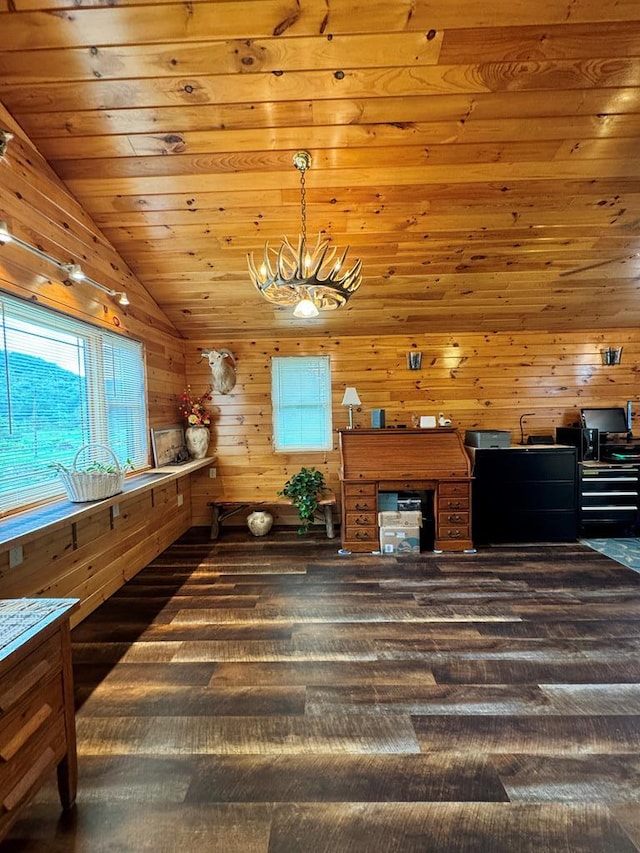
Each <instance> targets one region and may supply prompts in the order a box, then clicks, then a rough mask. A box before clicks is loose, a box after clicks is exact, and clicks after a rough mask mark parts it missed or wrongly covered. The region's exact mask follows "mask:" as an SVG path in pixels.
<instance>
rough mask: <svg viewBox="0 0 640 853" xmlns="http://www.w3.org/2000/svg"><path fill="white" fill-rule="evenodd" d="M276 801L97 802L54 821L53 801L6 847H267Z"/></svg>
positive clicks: (38, 852) (251, 852)
mask: <svg viewBox="0 0 640 853" xmlns="http://www.w3.org/2000/svg"><path fill="white" fill-rule="evenodd" d="M271 810H272V809H271V806H268V805H262V804H259V803H257V804H253V803H252V804H236V803H230V804H219V803H202V804H194V805H185V804H184V803H181V804H173V803H149V804H147V803H140V802H137V801H133V800H131V801H130V802H127V803H95V804H92V805H91V807H90V808H88V807H85V808H78V809H77V810H75V811H74V812H73V813H72V814H71V815H70V816H69V817H67V818H63V819H62V821H61V822H60V825H59V826H58V827H57V831H56V832H54V833H52V832H51V827H50V817H49V811H50V809H49V807H48V806H47V805H46V804H42V805H41V804H38V805H34V807H33V809H32V810H31V815H30V821H29V822H27V821H20V822H19V823H18V824H17V825H16V826H15V827H14V828H13V830H12V831H11V835H10V837H9V840H8V841H5V842H4V844H3V846H2V853H69V851H72V850H73V851H76V852H77V853H180V852H181V851H189V853H191V851H194V853H195V851H203V852H204V851H207V853H208V851H212V853H213V851H216V853H217V851H221V853H222V851H224V853H267V851H268V849H269V833H270V826H271Z"/></svg>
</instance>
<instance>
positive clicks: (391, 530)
mask: <svg viewBox="0 0 640 853" xmlns="http://www.w3.org/2000/svg"><path fill="white" fill-rule="evenodd" d="M380 551H381V553H382V554H397V555H398V556H400V555H402V554H419V553H420V528H419V527H381V528H380Z"/></svg>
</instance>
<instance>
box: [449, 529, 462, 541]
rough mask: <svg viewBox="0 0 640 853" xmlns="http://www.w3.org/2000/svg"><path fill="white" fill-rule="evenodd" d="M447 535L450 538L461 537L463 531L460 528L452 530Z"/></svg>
mask: <svg viewBox="0 0 640 853" xmlns="http://www.w3.org/2000/svg"><path fill="white" fill-rule="evenodd" d="M447 536H448V537H449V539H460V537H461V536H462V533H461V532H460V531H459V530H450V531H449V532H448V533H447Z"/></svg>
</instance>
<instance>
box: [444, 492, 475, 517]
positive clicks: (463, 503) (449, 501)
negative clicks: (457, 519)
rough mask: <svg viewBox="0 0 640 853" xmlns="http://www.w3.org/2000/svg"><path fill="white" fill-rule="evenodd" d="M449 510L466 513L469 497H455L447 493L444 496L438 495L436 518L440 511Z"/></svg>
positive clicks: (446, 511)
mask: <svg viewBox="0 0 640 853" xmlns="http://www.w3.org/2000/svg"><path fill="white" fill-rule="evenodd" d="M451 511H455V512H467V513H468V512H469V497H468V496H467V497H456V496H455V495H448V496H446V497H442V496H440V497H439V498H438V518H439V517H440V513H448V512H451Z"/></svg>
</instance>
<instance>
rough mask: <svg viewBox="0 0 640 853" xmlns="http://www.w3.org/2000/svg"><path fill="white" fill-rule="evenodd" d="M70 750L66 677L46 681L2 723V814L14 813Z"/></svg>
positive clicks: (0, 756) (0, 744)
mask: <svg viewBox="0 0 640 853" xmlns="http://www.w3.org/2000/svg"><path fill="white" fill-rule="evenodd" d="M66 749H67V745H66V730H65V721H64V691H63V684H62V674H61V673H59V674H58V675H56V676H54V677H53V678H50V679H49V680H47V681H44V682H43V683H42V684H41V685H40V686H39V687H37V688H35V689H33V690H32V691H31V693H30V695H29V696H27V697H25V698H24V699H23V700H22V702H20V703H19V704H17V705H15V707H14V708H13V710H12V711H11V712H10V713H9V714H6V715H4V716H3V717H2V719H1V720H0V813H2V814H4V812H8V813H11V812H12V811H13V810H14V809H15V808H17V807H18V806H19V805H20V804H21V803H22V802H23V801H24V800H25V799H26V798H27V797H28V796H29V794H30V793H31V790H32V788H34V786H36V784H37V783H39V782H40V781H41V779H42V776H43V774H44V773H47V772H48V771H49V770H50V769H51V768H53V767H54V766H55V765H56V764H57V763H58V762H59V761H60V759H61V758H62V757H63V756H64V754H65V752H66Z"/></svg>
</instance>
